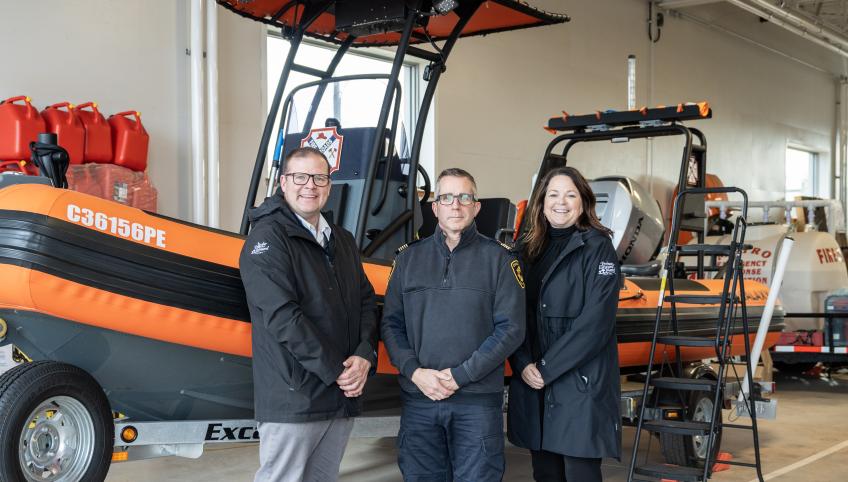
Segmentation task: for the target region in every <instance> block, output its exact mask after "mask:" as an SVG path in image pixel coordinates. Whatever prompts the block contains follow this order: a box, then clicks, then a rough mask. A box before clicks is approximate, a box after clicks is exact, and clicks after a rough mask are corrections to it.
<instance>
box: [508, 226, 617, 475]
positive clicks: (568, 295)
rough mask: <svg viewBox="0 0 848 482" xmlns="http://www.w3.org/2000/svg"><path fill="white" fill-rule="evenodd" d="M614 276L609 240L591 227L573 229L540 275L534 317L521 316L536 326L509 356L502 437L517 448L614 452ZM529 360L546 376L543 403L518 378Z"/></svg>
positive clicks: (594, 453) (600, 454) (614, 262)
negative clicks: (510, 372) (506, 410)
mask: <svg viewBox="0 0 848 482" xmlns="http://www.w3.org/2000/svg"><path fill="white" fill-rule="evenodd" d="M619 276H620V268H619V263H618V259H617V257H616V254H615V249H614V248H613V246H612V242H611V241H610V239H609V237H608V236H606V235H604V234H603V233H601V232H599V231H596V230H594V229H590V230H588V231H577V232H575V233H574V235H572V237H571V239H570V240H569V243H568V245H567V247H566V248H565V250H563V252H562V253H561V254H560V255H559V257H558V258H557V259H556V261H555V262H554V263H553V265H552V266H551V267H550V269H549V270H548V272H547V273H545V275H544V278H543V279H542V283H541V287H540V293H539V297H538V300H539V301H538V306H537V307H536V319H535V320H531V319H530V318H529V317H528V319H527V323H528V324H529V323H536V327H535V329H529V328H530V327H528V330H527V333H528V337H526V338H525V341H524V344H522V346H521V347H520V348H519V349H518V351H516V352H515V354H514V355H513V356H512V357H511V358H510V363H511V365H512V367H513V372H514V373H515V374H514V375H513V377H512V381H511V382H510V386H509V418H508V422H507V436H508V438H509V441H510V442H512V443H513V444H515V445H516V446H519V447H523V448H528V449H531V450H546V451H549V452H554V453H558V454H563V455H569V456H573V457H595V458H597V457H613V458H617V459H620V458H621V416H620V413H619V397H620V393H619V392H620V383H619V370H618V345H617V342H616V336H615V314H616V311H617V309H618V292H619ZM528 298H529V296H528ZM534 335H535V336H534ZM534 352H535V353H538V354H540V357H539V359H534V357H533V355H532V353H534ZM530 363H536V366H537V367H538V369H539V371H540V372H541V374H542V378H543V379H544V380H545V387H544V389H543V390H544V403H542V402H541V401H540V398H539V397H540V394H539V390H534V389H533V388H530V386H528V385H527V384H526V383H524V380H522V379H521V371H522V370H523V369H524V368H525V367H526V366H527V365H528V364H530Z"/></svg>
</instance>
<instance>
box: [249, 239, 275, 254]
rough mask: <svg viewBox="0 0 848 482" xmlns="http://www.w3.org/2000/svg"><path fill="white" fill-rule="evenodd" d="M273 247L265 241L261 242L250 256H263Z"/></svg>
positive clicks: (255, 246) (254, 247)
mask: <svg viewBox="0 0 848 482" xmlns="http://www.w3.org/2000/svg"><path fill="white" fill-rule="evenodd" d="M270 248H271V247H270V246H269V245H268V243H267V242H265V241H260V242H258V243H256V244H255V245H254V246H253V250H252V251H251V252H250V254H262V253H264V252H266V251H268V250H269V249H270Z"/></svg>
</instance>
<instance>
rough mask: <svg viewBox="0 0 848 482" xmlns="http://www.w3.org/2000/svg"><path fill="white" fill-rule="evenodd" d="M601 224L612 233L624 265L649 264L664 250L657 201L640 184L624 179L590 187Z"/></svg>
mask: <svg viewBox="0 0 848 482" xmlns="http://www.w3.org/2000/svg"><path fill="white" fill-rule="evenodd" d="M589 184H590V185H591V186H592V191H593V192H594V193H595V198H596V199H597V203H596V205H595V213H597V215H598V218H599V219H600V220H601V224H603V225H604V226H606V227H608V228H610V229H612V231H613V238H612V244H613V246H615V252H616V254H618V260H619V261H620V262H621V264H622V265H641V264H646V263H648V262H649V261H651V260H652V259H653V258H655V257H656V255H657V253H658V252H659V250H660V248H661V247H662V241H663V236H664V235H665V225H664V224H663V218H662V212H661V211H660V206H659V204H658V203H657V201H656V199H654V198H653V196H651V193H650V192H649V191H648V190H647V189H645V188H644V187H643V186H642V185H641V184H639V183H637V182H636V181H634V180H633V179H630V178H628V177H622V176H609V177H600V178H598V179H595V180H593V181H591V182H590V183H589Z"/></svg>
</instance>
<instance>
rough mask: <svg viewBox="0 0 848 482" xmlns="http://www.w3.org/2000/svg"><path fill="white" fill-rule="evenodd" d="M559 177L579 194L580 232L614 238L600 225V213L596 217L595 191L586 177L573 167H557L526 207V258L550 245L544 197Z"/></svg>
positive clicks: (547, 175) (530, 258)
mask: <svg viewBox="0 0 848 482" xmlns="http://www.w3.org/2000/svg"><path fill="white" fill-rule="evenodd" d="M556 176H568V177H569V178H570V179H571V181H572V182H573V183H574V186H575V187H576V188H577V192H578V193H579V194H580V200H581V201H582V206H583V213H581V214H580V217H579V218H577V222H576V223H575V225H576V226H577V229H579V230H581V231H586V230H588V229H589V228H594V229H597V230H598V231H600V232H602V233H604V234H606V235H607V236H612V231H611V230H610V229H608V228H607V227H606V226H604V225H603V224H601V221H600V220H599V219H598V216H597V214H595V193H593V192H592V187H591V186H589V183H588V182H587V181H586V178H585V177H583V175H582V174H580V171H578V170H577V169H575V168H573V167H568V166H566V167H558V168H556V169H552V170H551V171H549V172H548V173H547V174H545V177H543V178H542V181H541V182H540V183H539V189H537V190H536V192H535V195H534V196H533V199H531V201H530V205H529V206H528V207H527V212H528V213H529V217H528V218H527V219H528V222H529V223H530V226H529V228H528V229H527V232H526V233H525V234H524V237H523V241H524V255H525V257H526V258H527V259H528V260H529V261H533V260H535V259H536V258H538V257H539V256H540V255H541V254H542V252H543V251H544V249H545V245H546V244H547V237H548V236H547V235H548V220H547V219H545V210H544V207H545V194H547V192H548V186H549V185H550V184H551V179H553V178H555V177H556Z"/></svg>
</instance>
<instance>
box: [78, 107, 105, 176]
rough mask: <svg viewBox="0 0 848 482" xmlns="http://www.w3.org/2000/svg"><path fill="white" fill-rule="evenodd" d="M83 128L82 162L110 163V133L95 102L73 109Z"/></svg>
mask: <svg viewBox="0 0 848 482" xmlns="http://www.w3.org/2000/svg"><path fill="white" fill-rule="evenodd" d="M83 109H91V110H83ZM74 112H76V114H77V116H79V119H80V120H81V121H82V125H83V126H84V127H85V153H84V154H83V162H99V163H102V164H108V163H111V162H112V132H111V129H110V128H109V123H108V122H106V119H105V118H104V117H103V114H101V113H100V111H99V110H97V103H96V102H85V103H83V104H79V105H77V106H76V107H74Z"/></svg>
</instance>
